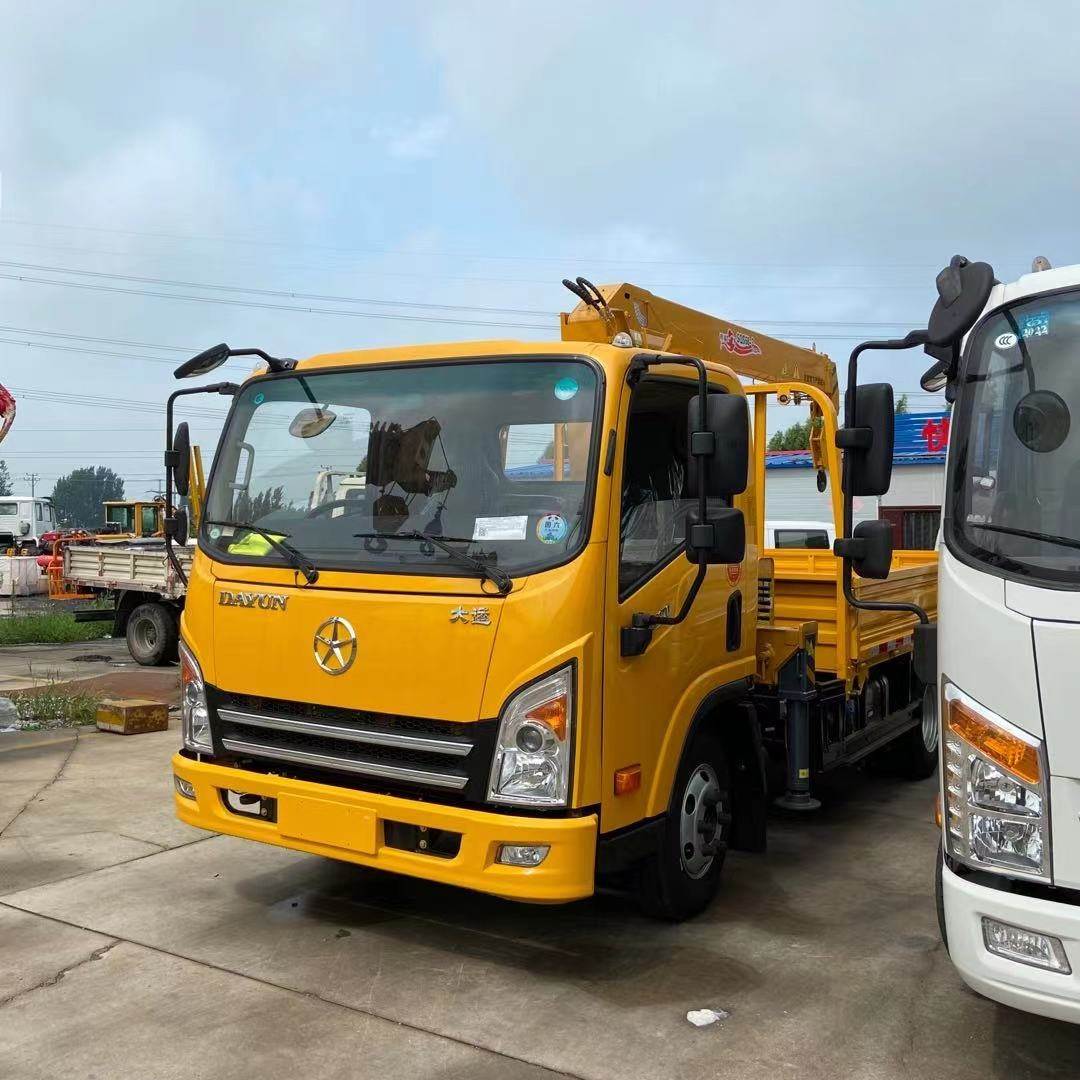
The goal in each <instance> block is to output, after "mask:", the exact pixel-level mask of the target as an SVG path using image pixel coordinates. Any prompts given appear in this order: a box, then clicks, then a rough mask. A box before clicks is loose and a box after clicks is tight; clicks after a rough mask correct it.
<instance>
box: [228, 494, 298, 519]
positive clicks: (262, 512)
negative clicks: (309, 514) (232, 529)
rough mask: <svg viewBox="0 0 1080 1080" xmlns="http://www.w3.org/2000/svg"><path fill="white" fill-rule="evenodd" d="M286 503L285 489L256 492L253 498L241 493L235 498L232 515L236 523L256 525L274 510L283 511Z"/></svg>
mask: <svg viewBox="0 0 1080 1080" xmlns="http://www.w3.org/2000/svg"><path fill="white" fill-rule="evenodd" d="M287 505H288V503H287V502H286V500H285V488H284V487H283V486H281V487H274V488H266V489H265V490H263V491H260V492H257V493H256V494H255V495H254V496H251V495H249V494H248V493H247V492H246V491H241V492H240V494H239V495H237V497H236V507H235V510H234V513H235V515H236V520H237V521H250V522H253V523H254V524H258V523H259V522H260V521H261V520H262V519H263V518H264V517H266V515H267V514H270V513H273V512H274V511H275V510H284V509H285V507H286V506H287Z"/></svg>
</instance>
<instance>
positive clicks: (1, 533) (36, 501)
mask: <svg viewBox="0 0 1080 1080" xmlns="http://www.w3.org/2000/svg"><path fill="white" fill-rule="evenodd" d="M55 528H56V519H55V517H54V515H53V508H52V502H51V501H50V500H49V499H43V498H40V497H39V498H35V497H34V496H32V495H0V552H5V551H8V550H9V549H13V550H14V551H15V552H16V553H17V554H19V555H37V554H38V553H39V551H40V550H41V549H42V546H41V537H42V534H44V533H47V532H51V531H52V530H53V529H55Z"/></svg>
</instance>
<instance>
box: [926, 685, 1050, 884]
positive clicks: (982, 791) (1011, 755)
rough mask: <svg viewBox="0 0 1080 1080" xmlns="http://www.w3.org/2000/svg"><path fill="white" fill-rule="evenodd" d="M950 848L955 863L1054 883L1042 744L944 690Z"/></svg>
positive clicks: (951, 690) (948, 688)
mask: <svg viewBox="0 0 1080 1080" xmlns="http://www.w3.org/2000/svg"><path fill="white" fill-rule="evenodd" d="M944 698H945V708H944V710H943V712H944V718H945V741H944V759H945V769H944V772H943V777H942V780H943V783H944V787H945V792H944V795H945V840H946V843H947V844H948V849H949V854H950V855H952V856H953V858H955V859H959V860H960V861H961V862H963V863H966V864H967V865H968V866H976V867H979V868H980V869H983V870H991V871H994V872H995V873H999V874H1001V873H1005V874H1011V875H1014V876H1017V877H1026V878H1034V879H1037V880H1040V881H1049V880H1050V877H1051V875H1050V821H1049V812H1048V810H1049V808H1048V805H1047V802H1046V785H1047V783H1048V779H1049V778H1048V776H1047V772H1046V762H1045V756H1044V753H1043V744H1042V740H1041V739H1037V738H1036V737H1035V736H1034V735H1029V734H1028V733H1027V732H1026V731H1021V730H1020V729H1019V728H1017V727H1014V726H1013V725H1012V724H1010V723H1009V722H1008V721H1007V720H1004V719H1002V717H1000V716H998V715H997V714H996V713H992V712H991V711H990V710H989V709H986V708H984V707H983V706H982V705H980V704H979V703H978V702H977V701H975V700H974V699H973V698H970V697H968V695H967V694H965V693H964V692H963V691H962V690H960V689H958V688H957V687H956V686H954V685H953V684H952V683H950V682H946V683H945V692H944Z"/></svg>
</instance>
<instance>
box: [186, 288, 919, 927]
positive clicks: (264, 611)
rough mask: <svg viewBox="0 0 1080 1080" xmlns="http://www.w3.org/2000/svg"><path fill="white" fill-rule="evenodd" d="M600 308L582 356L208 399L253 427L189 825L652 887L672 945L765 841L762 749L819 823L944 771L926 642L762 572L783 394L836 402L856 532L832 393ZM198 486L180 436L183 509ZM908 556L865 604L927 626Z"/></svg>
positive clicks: (504, 361)
mask: <svg viewBox="0 0 1080 1080" xmlns="http://www.w3.org/2000/svg"><path fill="white" fill-rule="evenodd" d="M582 281H583V279H579V282H578V283H576V284H577V288H576V289H574V291H575V292H576V293H577V294H578V296H579V297H580V298H581V301H582V302H581V303H580V304H579V305H578V307H577V308H576V309H575V310H574V311H573V312H571V313H570V314H569V315H566V316H564V317H563V322H562V327H563V340H561V341H556V342H551V343H542V344H537V343H522V342H515V341H493V342H492V341H488V342H470V343H463V344H443V345H415V346H408V347H402V348H391V349H377V350H369V351H358V352H341V353H333V354H326V355H321V356H314V357H311V358H310V359H307V360H302V361H299V362H297V361H292V360H282V359H277V358H273V357H269V356H266V354H263V353H258V355H259V356H260V357H262V358H263V359H264V360H265V362H266V363H265V367H264V368H262V369H261V370H260V371H258V372H257V373H256V374H255V375H254V376H252V377H251V378H249V379H248V380H247V381H245V382H244V383H243V385H242V386H234V385H232V384H227V383H224V384H213V385H212V386H211V387H210V388H209V390H210V391H212V392H218V393H222V394H228V395H231V396H232V397H233V398H234V400H233V405H232V409H231V412H230V415H229V419H228V421H227V424H226V427H225V430H224V432H223V435H222V438H221V442H220V444H219V447H218V450H217V453H216V456H215V460H214V463H213V467H212V470H211V474H210V477H209V481H208V485H207V492H206V498H205V504H204V505H203V506H202V508H201V510H202V520H201V525H200V528H199V530H198V551H197V553H196V554H195V557H194V561H193V563H192V566H191V569H190V574H189V581H188V588H187V597H186V604H185V608H184V612H183V617H182V623H181V645H180V650H181V672H182V694H183V748H182V749H181V750H180V751H179V752H178V753H177V755H176V756H175V758H174V760H173V767H174V772H175V805H176V812H177V814H178V816H179V817H180V818H181V820H183V821H186V822H188V823H190V824H192V825H195V826H199V827H201V828H204V829H209V830H212V831H215V832H219V833H227V834H231V835H235V836H241V837H246V838H248V839H252V840H259V841H262V842H264V843H270V844H276V845H280V846H283V847H288V848H293V849H297V850H301V851H306V852H311V853H314V854H319V855H325V856H329V857H332V858H337V859H343V860H347V861H350V862H354V863H358V864H362V865H366V866H372V867H378V868H380V869H384V870H389V871H394V872H397V873H402V874H408V875H413V876H417V877H423V878H428V879H431V880H436V881H441V882H445V883H449V884H454V885H459V886H464V887H468V888H472V889H477V890H480V891H484V892H488V893H493V894H497V895H499V896H503V897H510V898H514V899H518V900H524V901H533V902H554V901H567V900H572V899H575V898H580V897H585V896H588V895H590V894H591V893H592V892H593V891H594V889H595V887H596V882H597V878H598V875H601V874H604V873H606V872H608V871H615V870H624V869H628V868H633V869H634V871H635V872H636V875H637V880H639V882H640V891H641V896H642V898H643V901H644V904H645V906H646V908H647V909H648V910H650V911H653V912H655V913H657V914H659V915H663V916H667V917H676V918H678V917H685V916H687V915H690V914H692V913H694V912H696V911H698V910H700V909H701V908H702V907H703V906H704V905H705V904H707V903H708V901H709V899H710V898H711V896H712V895H713V892H714V891H715V888H716V886H717V881H718V878H719V874H720V869H721V867H722V865H723V861H724V853H725V851H726V849H727V848H728V847H729V846H731V845H736V846H739V847H742V848H747V849H752V850H754V849H756V850H760V849H761V848H762V847H763V845H764V842H765V810H766V800H767V795H768V783H767V776H768V771H769V770H768V768H767V764H768V757H769V752H770V751H774V752H775V754H776V755H777V756H778V757H779V759H780V760H781V761H782V762H786V770H787V779H786V781H785V783H784V784H783V785H782V791H783V794H782V795H781V797H780V798H781V801H782V802H786V805H788V806H789V807H792V808H795V809H799V808H805V809H810V808H812V807H813V806H814V805H815V801H814V799H813V797H812V795H811V794H810V786H811V782H812V776H813V775H816V773H817V772H818V771H820V770H822V769H825V768H828V767H830V766H831V765H834V764H840V763H845V762H848V761H853V760H857V759H858V758H859V757H860V756H864V755H865V754H866V753H869V752H871V751H872V750H875V749H878V748H880V747H881V746H883V745H885V744H886V743H888V742H890V741H895V740H897V739H899V740H900V741H901V743H902V744H903V746H904V747H905V748H906V752H908V751H910V753H909V756H910V757H911V758H912V763H913V766H912V767H913V771H914V772H915V773H916V774H918V773H919V771H920V770H922V774H923V775H927V774H928V770H930V769H932V768H933V760H934V759H935V758H936V740H937V734H936V713H935V714H934V717H933V724H932V730H930V732H929V735H927V734H926V732H927V724H928V723H929V721H927V720H926V719H925V717H924V714H923V713H924V705H925V701H924V697H925V696H924V695H923V693H922V688H921V686H920V685H919V683H918V681H917V679H916V678H915V676H914V675H913V674H912V671H911V655H910V654H911V642H910V637H911V627H912V624H913V622H914V618H913V617H912V616H911V615H910V614H908V613H901V614H897V613H895V612H894V613H892V614H891V615H890V614H888V613H884V612H876V613H875V612H856V611H854V610H853V609H851V608H850V606H849V605H847V604H845V602H844V596H843V592H842V584H841V573H840V567H841V560H840V559H838V558H837V557H835V556H833V555H832V554H831V553H830V552H827V551H810V550H807V551H797V550H796V551H792V550H790V549H786V550H784V551H776V552H772V551H766V550H764V549H763V547H762V540H763V529H764V501H763V499H764V496H763V490H762V489H763V484H764V448H765V432H764V416H765V413H764V409H765V401H766V399H767V397H768V396H769V395H776V394H788V395H790V394H792V393H797V394H800V395H805V397H806V400H808V401H812V402H813V405H814V414H815V416H816V417H817V420H818V425H817V427H818V432H819V433H820V435H818V434H816V436H815V439H816V447H817V449H816V450H815V453H817V454H820V455H821V463H822V469H823V471H824V472H825V473H826V474H827V476H828V477H829V479H830V482H832V481H833V480H835V483H834V487H833V490H834V495H833V499H834V509H835V511H836V515H837V527H838V535H840V525H841V524H842V522H841V520H840V519H841V517H842V509H841V503H840V495H839V487H840V484H839V477H840V460H839V452H838V451H837V449H836V447H835V445H834V442H835V434H836V427H837V424H836V412H835V403H836V398H837V390H836V380H835V370H834V369H833V367H832V364H831V363H830V362H829V361H828V359H827V358H825V357H821V356H820V355H818V354H816V353H812V352H810V351H809V350H803V349H799V348H796V347H795V346H791V345H787V344H785V343H782V342H774V341H770V340H769V339H766V338H764V337H762V336H760V335H751V334H750V332H749V331H746V330H744V329H743V328H741V327H737V326H733V325H732V324H729V323H726V322H722V321H721V320H716V319H712V318H711V317H709V316H704V315H701V314H700V313H696V312H690V311H689V310H688V309H685V308H679V307H678V306H677V305H672V304H668V303H667V302H665V301H662V300H660V299H659V298H656V297H652V296H651V295H650V294H648V293H646V292H645V291H644V290H640V289H636V288H635V287H632V286H628V285H617V286H608V287H604V288H603V289H601V290H596V289H595V288H593V287H592V286H589V285H588V283H587V282H584V283H582ZM573 284H575V283H571V287H572V286H573ZM586 286H588V288H586ZM665 321H666V324H667V325H665ZM695 345H696V348H694V346H695ZM250 351H251V350H229V349H228V348H227V347H226V346H219V347H217V348H216V349H212V350H207V353H204V354H200V356H199V357H196V358H195V359H194V360H193V361H191V362H189V364H188V365H185V366H184V367H183V368H181V369H180V370H179V371H178V374H180V375H190V374H202V373H204V372H206V371H209V370H212V368H213V367H215V366H216V365H217V364H219V363H221V362H223V360H224V359H225V358H226V357H227V356H229V355H237V354H241V355H243V354H246V353H248V352H250ZM724 360H728V361H730V362H728V363H725V362H723V361H724ZM740 373H742V374H743V375H746V374H750V375H756V376H758V377H759V378H760V377H762V376H763V375H771V376H772V378H771V379H770V382H769V383H767V384H760V383H759V384H754V385H744V383H743V380H742V379H741V378H740ZM703 385H704V386H707V389H708V393H707V395H706V396H705V399H704V401H703V400H702V398H701V388H702V386H703ZM198 389H203V388H198ZM192 392H198V390H195V391H191V390H181V391H178V392H177V393H176V394H174V395H173V397H172V398H171V399H170V402H169V416H170V421H169V423H170V430H171V423H172V421H171V417H172V409H173V405H174V403H175V401H176V400H177V399H178V398H179V397H180V396H181V395H182V394H186V393H192ZM751 419H753V420H754V425H753V426H754V431H753V434H751ZM751 456H752V462H751ZM187 460H188V447H187V444H186V428H183V426H181V430H180V431H179V432H178V438H177V440H176V442H175V443H174V444H173V445H172V448H171V449H170V451H169V452H167V454H166V463H167V465H168V466H169V468H170V482H172V480H173V479H175V482H176V485H177V488H178V490H179V493H180V494H181V495H184V494H186V493H187V492H186V490H185V489H186V484H187V477H186V466H185V465H184V462H186V461H187ZM748 462H751V463H750V464H748ZM328 474H332V475H333V476H334V477H335V478H340V479H336V480H335V483H333V484H327V483H326V482H325V480H324V478H325V477H326V476H327V475H328ZM321 478H323V479H321ZM166 501H167V502H171V499H170V492H169V491H167V492H166ZM172 529H173V525H172V523H171V522H170V521H167V522H166V536H167V537H168V536H169V535H170V533H171V531H172ZM930 554H931V555H932V553H930ZM920 555H922V556H923V562H924V563H925V561H926V558H925V554H924V553H920ZM917 561H918V560H916V562H917ZM894 562H896V563H897V565H895V566H894V567H893V570H892V573H891V574H890V576H889V578H888V579H886V580H885V581H881V582H871V581H869V580H865V581H864V580H862V579H856V588H857V589H864V590H872V589H874V588H878V589H882V588H883V589H885V590H887V591H888V593H889V595H890V596H896V595H900V596H909V595H913V594H918V598H919V599H921V600H922V601H923V602H926V603H931V604H932V599H933V596H932V594H933V567H932V566H931V565H921V564H920V565H910V566H908V565H900V563H902V560H894ZM886 572H887V573H888V572H889V571H888V568H886ZM905 575H906V576H905ZM860 620H861V621H860ZM932 699H933V695H932V694H931V695H930V700H931V702H932ZM930 711H931V713H933V712H934V710H933V708H932V705H931V708H930ZM928 740H929V742H928ZM909 744H910V745H909ZM912 747H914V750H912V749H911V748H912ZM916 751H917V752H916Z"/></svg>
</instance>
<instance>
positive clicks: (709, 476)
mask: <svg viewBox="0 0 1080 1080" xmlns="http://www.w3.org/2000/svg"><path fill="white" fill-rule="evenodd" d="M700 400H701V396H700V395H699V394H695V395H694V396H693V397H692V398H691V399H690V403H689V405H688V406H687V412H686V417H687V431H688V432H689V437H688V441H689V446H688V450H689V453H688V455H687V461H688V467H687V473H686V489H687V494H688V495H689V496H690V497H691V498H697V497H698V495H699V494H700V491H699V484H700V472H701V466H702V465H704V466H705V473H706V477H705V487H706V491H705V494H706V495H708V496H711V497H714V498H720V499H729V498H731V496H732V495H738V494H740V493H741V492H743V491H745V490H746V478H747V473H748V470H749V466H750V412H749V410H748V409H747V407H746V398H744V397H743V396H742V395H739V394H709V395H708V396H707V398H706V400H705V422H706V430H705V431H702V430H701V417H700V415H699V409H700V407H701V406H700ZM723 561H737V560H723Z"/></svg>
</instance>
